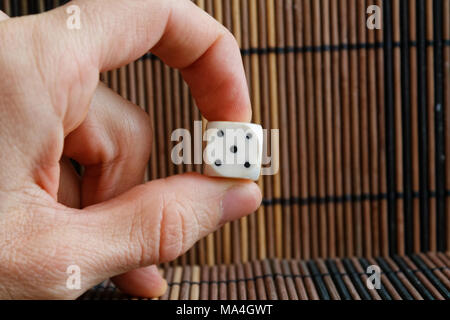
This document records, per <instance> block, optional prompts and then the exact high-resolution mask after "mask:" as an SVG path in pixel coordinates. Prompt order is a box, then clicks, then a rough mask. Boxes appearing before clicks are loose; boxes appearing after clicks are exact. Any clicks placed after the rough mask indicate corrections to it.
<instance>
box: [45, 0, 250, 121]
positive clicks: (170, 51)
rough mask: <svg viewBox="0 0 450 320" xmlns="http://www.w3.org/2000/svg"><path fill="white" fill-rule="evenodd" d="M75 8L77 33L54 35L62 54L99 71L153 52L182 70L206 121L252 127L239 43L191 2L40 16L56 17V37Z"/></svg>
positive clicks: (114, 5) (88, 3)
mask: <svg viewBox="0 0 450 320" xmlns="http://www.w3.org/2000/svg"><path fill="white" fill-rule="evenodd" d="M73 5H76V6H77V8H78V9H79V13H80V15H79V16H80V21H81V24H80V26H81V29H80V30H70V29H69V28H65V27H64V28H58V29H57V30H59V33H57V36H58V37H59V39H58V40H59V41H58V46H59V47H60V48H62V50H68V49H70V50H72V53H73V54H75V56H77V57H80V61H83V59H85V60H88V61H90V62H91V63H92V64H93V65H94V66H95V67H97V68H98V70H99V71H106V70H110V69H114V68H117V67H120V66H123V65H125V64H127V63H129V62H132V61H134V60H136V59H138V58H139V57H141V56H143V55H144V54H145V53H147V52H148V51H151V52H152V53H154V54H155V55H157V56H158V57H159V58H161V60H163V61H164V62H165V63H166V64H168V65H169V66H171V67H174V68H178V69H180V70H181V73H182V76H183V78H184V79H185V80H186V82H187V83H188V85H189V87H190V89H191V92H192V95H193V97H194V99H195V101H196V103H197V105H198V107H199V109H200V111H201V113H202V114H203V116H204V117H205V118H207V119H208V120H223V121H250V119H251V106H250V98H249V93H248V87H247V82H246V80H245V72H244V68H243V64H242V59H241V55H240V51H239V47H238V45H237V42H236V40H235V39H234V37H233V35H232V34H231V33H230V32H229V31H228V30H227V29H226V28H225V27H223V26H222V25H221V24H219V23H218V22H217V21H216V20H214V19H213V18H212V17H211V16H209V15H208V14H207V13H206V12H204V11H203V10H201V9H200V8H198V7H197V6H196V5H195V4H193V3H192V2H191V1H189V0H164V1H161V0H134V1H123V0H107V1H105V0H78V1H72V2H70V3H68V4H67V5H66V6H64V7H61V8H59V9H57V10H54V11H51V12H49V13H46V14H44V15H43V16H47V15H51V16H52V17H54V19H49V20H51V21H50V22H48V23H46V27H47V28H51V29H52V32H54V30H56V28H55V26H56V25H58V24H60V23H64V26H65V25H66V22H67V19H68V17H69V16H68V12H67V11H66V10H67V8H69V6H73ZM77 8H75V9H77ZM43 22H44V21H43ZM47 31H49V30H47ZM86 58H87V59H86Z"/></svg>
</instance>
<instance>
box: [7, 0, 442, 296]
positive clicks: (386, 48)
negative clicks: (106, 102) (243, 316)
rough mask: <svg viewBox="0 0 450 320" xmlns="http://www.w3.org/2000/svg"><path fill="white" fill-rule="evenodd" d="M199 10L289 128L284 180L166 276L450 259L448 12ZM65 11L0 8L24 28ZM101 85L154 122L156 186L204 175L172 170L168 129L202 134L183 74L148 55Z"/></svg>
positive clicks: (411, 0)
mask: <svg viewBox="0 0 450 320" xmlns="http://www.w3.org/2000/svg"><path fill="white" fill-rule="evenodd" d="M62 2H64V1H61V3H62ZM195 2H196V3H197V5H198V6H200V7H201V8H203V9H204V10H206V11H207V12H208V13H209V14H211V15H212V16H213V17H215V18H216V19H217V20H218V21H220V22H221V23H223V24H224V25H225V26H226V27H227V28H229V29H230V30H231V32H232V33H233V34H234V35H235V36H236V39H237V41H238V43H239V45H240V47H241V52H242V57H243V62H244V66H245V69H246V73H247V78H248V83H249V88H250V94H251V98H252V104H253V122H256V123H261V124H262V125H263V127H264V128H267V129H270V128H277V129H280V171H279V173H278V174H277V175H275V176H265V177H263V178H262V179H261V180H260V181H259V185H260V187H261V189H262V190H263V194H264V200H263V205H262V206H261V208H260V209H259V210H258V211H257V212H256V213H255V214H253V215H250V216H249V217H247V218H244V219H241V220H240V221H238V222H233V223H231V224H227V225H226V226H225V227H224V228H222V229H221V230H219V231H217V232H216V233H214V234H212V235H210V236H208V237H207V238H206V239H202V240H200V241H199V242H198V243H197V244H196V245H195V246H194V247H193V249H191V250H190V251H189V252H188V253H186V254H185V255H184V256H182V257H180V258H179V259H177V260H176V261H174V262H173V263H172V264H171V266H170V267H169V265H165V266H164V267H165V270H167V272H169V271H170V270H172V271H170V272H175V271H176V272H181V271H177V270H183V272H184V271H185V270H190V271H189V272H192V270H200V271H201V272H203V271H204V270H209V269H207V268H208V267H206V265H208V266H211V267H212V266H216V265H222V264H230V263H233V264H234V266H244V265H245V263H247V262H248V261H256V260H262V261H266V262H264V263H263V264H261V265H260V268H263V267H264V266H267V264H268V265H270V266H271V267H273V266H274V264H276V263H281V266H285V264H284V262H283V263H282V262H280V260H274V259H275V258H277V259H288V260H290V259H295V260H300V259H304V260H309V259H317V258H319V257H321V258H331V259H334V258H336V257H353V256H357V257H366V258H368V257H377V256H384V257H387V256H390V255H391V256H393V255H399V256H402V255H405V254H417V253H419V252H429V251H431V252H437V251H441V252H444V251H447V252H448V251H449V250H450V232H449V231H450V138H449V137H450V89H449V88H450V21H449V20H450V0H433V1H431V0H430V1H428V0H417V1H416V0H392V1H381V0H339V1H333V0H223V1H221V0H197V1H195ZM61 3H60V1H53V0H51V1H46V0H33V1H26V0H0V8H2V9H3V10H4V11H5V12H6V13H7V14H9V15H11V16H19V15H24V14H29V13H35V12H40V11H43V10H49V9H51V8H53V7H54V6H56V5H59V4H61ZM370 5H377V6H379V7H380V9H381V14H382V29H380V30H377V29H375V30H369V29H368V28H367V27H366V20H367V18H368V16H369V15H368V14H367V13H366V10H367V8H368V6H370ZM101 80H102V81H104V82H105V83H106V84H107V85H109V86H110V87H111V88H112V89H114V90H115V91H117V92H119V93H120V94H121V95H122V96H124V97H126V98H128V99H130V100H131V101H133V102H134V103H136V104H138V105H139V106H141V107H142V108H143V109H145V110H146V111H147V112H148V113H149V114H150V116H151V119H152V122H153V125H154V130H155V143H154V144H153V152H152V154H153V156H152V157H151V159H150V162H149V167H148V171H147V179H148V180H151V179H157V178H163V177H166V176H169V175H173V174H178V173H183V172H189V171H198V172H201V165H190V164H188V165H181V166H175V165H174V164H173V163H172V162H171V161H170V152H171V149H172V147H173V146H174V145H175V143H174V142H170V135H171V133H172V131H173V130H174V129H176V128H187V129H189V130H190V131H191V132H194V127H195V125H194V120H198V121H201V120H202V118H201V116H200V114H199V112H198V110H197V109H196V107H195V102H194V101H193V99H192V97H191V96H190V93H189V89H188V87H187V86H186V84H185V83H184V82H183V81H182V79H181V76H180V73H179V72H178V71H176V70H172V69H170V68H168V67H166V66H165V65H164V64H162V62H161V61H160V60H159V59H158V58H157V57H155V56H153V55H151V54H147V55H145V56H144V57H142V58H141V59H139V60H138V61H136V62H134V63H131V64H129V65H127V66H124V67H122V68H121V69H119V70H113V71H110V72H106V73H104V74H102V75H101ZM413 257H414V256H413ZM265 259H269V260H265ZM405 259H407V258H405ZM411 259H412V258H411ZM277 261H279V262H277ZM281 261H284V260H281ZM315 261H319V260H315ZM336 261H342V263H344V262H345V261H348V263H350V264H349V266H350V265H352V263H354V261H353V260H336ZM355 261H356V260H355ZM392 261H394V260H392ZM399 261H400V260H399ZM401 261H404V260H401ZM411 261H415V260H411ZM315 263H317V264H316V267H317V268H319V264H318V262H315ZM386 263H387V264H386V265H389V263H388V262H386ZM405 263H406V264H407V265H408V263H409V262H406V261H405ZM344 264H345V263H344ZM179 265H200V266H201V267H200V268H201V269H194V267H185V269H177V266H179ZM288 266H291V265H290V262H289V263H288ZM353 266H354V267H355V268H356V266H357V265H353ZM400 267H401V266H400ZM418 267H420V266H418ZM173 268H175V269H173ZM205 268H206V269H205ZM214 268H216V267H214ZM217 268H219V267H217ZM236 268H237V267H236ZM255 268H256V267H255ZM214 270H216V269H214ZM217 270H219V269H217ZM233 270H234V269H233ZM255 270H256V269H255ZM186 272H187V271H186ZM218 272H219V271H218ZM230 272H231V271H230ZM235 272H238V269H235ZM261 272H262V271H261ZM283 272H284V271H283ZM286 272H287V271H286ZM219 273H220V272H219ZM182 274H184V273H182ZM283 274H285V273H283ZM405 274H406V273H405ZM424 274H425V273H424ZM228 276H229V274H228V273H227V274H226V275H225V276H224V277H225V279H228V278H227V277H228ZM447 276H448V273H447ZM352 277H353V275H349V278H350V279H347V280H349V281H353V280H352V279H353V278H352ZM386 277H387V278H388V276H387V275H386ZM405 277H406V279H407V278H408V276H405ZM188 278H189V277H188ZM258 279H259V278H258ZM260 279H261V281H262V282H264V281H265V280H266V279H265V278H260ZM268 279H269V278H268ZM299 279H302V278H301V277H298V278H295V279H291V280H292V281H294V282H295V281H297V280H299ZM330 279H331V280H326V278H324V279H323V281H324V283H325V287H326V286H327V283H328V282H330V281H332V282H330V283H334V279H333V278H332V277H331V278H330ZM399 279H400V278H399ZM287 280H288V278H286V277H281V278H274V279H272V280H270V281H272V282H271V283H273V285H274V286H275V285H276V286H277V287H276V288H277V290H276V291H274V292H273V293H271V294H276V295H277V296H278V295H280V296H283V295H284V294H285V293H286V292H284V291H282V289H281V288H282V287H278V285H280V286H281V283H283V285H287V284H286V283H287V282H286V281H287ZM325 280H326V281H325ZM255 281H256V280H255ZM258 281H259V280H258ZM258 281H256V282H255V284H256V283H257V282H258ZM267 281H269V280H267ZM283 281H284V282H283ZM399 281H400V282H399V283H401V281H402V280H401V279H400V280H399ZM278 282H280V284H278ZM285 282H286V283H285ZM258 283H259V282H258ZM274 283H275V284H274ZM187 284H189V282H187ZM336 285H337V284H335V286H336ZM230 286H231V284H230ZM393 286H394V287H395V284H393ZM219 287H220V285H219ZM173 288H175V287H173ZM173 288H172V290H173ZM211 288H212V287H211ZM283 288H284V287H283ZM286 288H287V287H286ZM317 288H318V287H317ZM317 288H316V289H315V290H319V289H317ZM219 289H220V288H217V290H219ZM397 289H398V290H400V289H399V288H397ZM180 290H181V288H180ZM214 290H216V289H214ZM220 290H222V289H220ZM220 290H219V291H220ZM255 290H256V289H255ZM280 290H281V291H280ZM286 290H288V289H286ZM289 290H291V289H289ZM311 290H312V289H311ZM339 290H340V289H339ZM339 290H338V291H337V292H340V291H339ZM181 291H182V292H184V294H186V292H185V291H183V290H181ZM170 292H173V291H170ZM283 292H284V293H283ZM293 292H294V291H292V293H291V292H290V291H289V293H287V294H288V295H289V296H290V295H291V294H293ZM311 292H312V291H311ZM324 292H325V291H324ZM327 292H328V291H327ZM352 292H353V291H352ZM406 292H409V291H406ZM331 293H333V294H335V291H332V292H328V294H329V295H330V294H331ZM174 294H175V293H174ZM233 294H235V293H233ZM258 294H259V293H258ZM296 294H297V295H299V294H300V292H297V293H296ZM318 294H319V293H318ZM320 294H322V293H320ZM320 294H319V296H320ZM410 294H412V292H410ZM420 295H421V296H422V294H420ZM293 296H294V295H293ZM290 297H291V296H290ZM308 297H309V296H308Z"/></svg>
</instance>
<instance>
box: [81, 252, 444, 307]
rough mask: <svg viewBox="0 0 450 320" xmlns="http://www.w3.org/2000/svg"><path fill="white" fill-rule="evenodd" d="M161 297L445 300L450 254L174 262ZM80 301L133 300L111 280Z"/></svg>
mask: <svg viewBox="0 0 450 320" xmlns="http://www.w3.org/2000/svg"><path fill="white" fill-rule="evenodd" d="M372 264H376V265H379V266H380V267H381V274H380V279H381V286H380V289H378V290H376V289H375V290H371V289H368V287H367V285H366V282H367V277H368V276H370V274H369V275H368V274H367V273H365V272H366V269H367V266H369V265H372ZM161 272H162V273H163V274H164V276H165V277H166V278H167V280H168V284H169V286H168V290H167V292H166V293H165V294H164V295H163V296H162V297H160V298H159V299H161V300H237V299H239V300H256V299H257V300H278V299H279V300H450V281H449V276H450V257H449V256H448V255H444V254H442V253H440V254H435V253H428V254H422V253H421V254H417V255H411V256H403V257H399V256H394V257H393V258H376V259H371V258H370V259H365V258H350V259H348V258H344V259H340V258H337V259H317V260H309V261H305V260H278V259H266V260H263V261H257V262H251V263H250V262H249V263H244V264H241V263H239V264H234V265H219V266H213V267H209V266H198V265H194V266H189V265H187V266H183V267H182V266H176V267H167V268H164V269H162V270H161ZM80 299H87V300H114V299H138V298H134V297H130V296H128V295H125V294H123V293H121V292H120V291H119V290H118V289H117V288H116V287H115V286H114V285H113V284H112V283H111V282H110V281H106V282H104V283H102V284H100V285H98V286H97V287H95V288H93V289H92V290H90V291H88V292H86V293H85V294H84V295H83V296H82V297H80Z"/></svg>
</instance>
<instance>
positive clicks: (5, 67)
mask: <svg viewBox="0 0 450 320" xmlns="http://www.w3.org/2000/svg"><path fill="white" fill-rule="evenodd" d="M71 4H76V5H78V6H79V7H80V9H81V22H82V27H81V30H70V29H68V28H67V27H66V21H67V18H68V14H67V13H66V11H65V10H66V7H67V5H66V7H62V8H58V9H55V10H53V11H50V12H47V13H44V14H40V15H33V16H27V17H20V18H14V19H9V18H8V17H7V16H6V15H5V14H4V13H1V12H0V20H1V21H0V43H1V46H0V70H1V75H2V76H1V77H0V150H1V152H0V167H1V168H2V169H1V170H0V265H1V266H2V267H1V268H0V299H3V298H14V299H37V298H44V299H48V298H56V299H72V298H76V297H78V296H80V295H81V294H82V293H83V292H84V291H85V290H87V289H89V288H90V287H92V286H93V285H95V284H97V283H99V282H101V281H102V280H104V279H107V278H109V277H112V278H113V281H115V283H116V284H117V285H118V286H119V287H120V288H121V289H122V290H124V291H126V292H128V293H130V294H133V295H139V296H144V297H154V296H158V295H161V294H162V293H163V292H164V291H165V290H166V287H167V284H166V282H165V280H163V279H162V278H161V276H160V275H159V273H158V271H157V269H156V267H155V264H158V263H162V262H166V261H170V260H173V259H174V258H176V257H178V256H179V255H181V254H183V253H184V252H186V251H187V250H188V249H189V248H190V247H191V246H192V245H193V244H194V243H195V242H196V241H198V240H199V239H200V238H201V237H204V236H206V235H207V234H208V233H210V232H213V231H214V230H216V229H217V228H219V227H220V226H222V225H223V224H224V223H226V222H228V221H231V220H235V219H238V218H241V217H243V216H245V215H247V214H249V213H251V212H253V211H254V210H256V209H257V207H258V206H259V205H260V202H261V193H260V191H259V189H258V187H257V186H256V184H254V183H253V182H250V181H244V180H227V179H214V178H208V177H205V176H201V175H198V174H184V175H179V176H173V177H170V178H166V179H161V180H155V181H151V182H148V183H146V184H142V181H143V176H144V171H145V166H146V163H147V161H148V158H149V156H150V150H151V143H152V140H153V138H152V128H151V127H150V120H149V119H148V116H147V115H146V114H145V113H144V112H143V111H141V109H140V108H139V107H137V106H135V105H133V104H132V103H131V102H129V101H126V100H124V99H122V98H121V97H120V96H118V95H117V94H115V93H114V92H112V91H111V90H110V89H108V88H106V87H105V86H103V85H101V84H99V72H103V71H107V70H111V69H115V68H118V67H120V66H123V65H125V64H127V63H129V62H132V61H134V60H135V59H137V58H139V57H140V56H142V55H143V54H145V53H146V52H148V51H151V52H152V53H154V54H155V55H157V56H158V57H160V58H161V59H162V60H163V61H164V62H165V63H166V64H168V65H169V66H171V67H174V68H178V69H180V71H181V73H182V75H183V77H184V79H185V80H186V81H187V83H188V84H189V86H190V89H191V92H192V94H193V96H194V98H195V100H196V103H197V105H198V107H199V109H200V111H201V113H202V114H203V115H204V116H205V117H206V118H207V119H208V120H223V121H250V119H251V107H250V99H249V95H248V89H247V85H246V81H245V75H244V70H243V66H242V62H241V57H240V53H239V48H238V46H237V44H236V41H235V40H234V38H233V36H232V35H231V34H230V33H229V32H228V31H227V30H226V29H225V28H224V27H222V26H221V25H220V24H218V23H217V22H216V21H215V20H214V19H212V18H211V17H210V16H208V15H207V14H206V13H204V12H203V11H202V10H200V9H198V8H197V7H196V6H195V5H193V4H192V3H191V1H187V0H165V1H160V0H134V1H122V0H79V1H72V2H71V3H69V4H68V5H71ZM68 158H72V159H75V160H76V161H78V162H79V163H81V164H82V165H83V166H84V167H85V173H84V175H83V176H82V177H79V176H78V175H77V174H76V172H75V171H74V169H73V168H72V166H71V164H70V162H69V160H68ZM74 264H75V265H78V266H79V267H80V269H81V289H80V290H70V289H68V288H67V287H66V281H67V278H68V274H67V273H66V270H67V268H68V266H70V265H74Z"/></svg>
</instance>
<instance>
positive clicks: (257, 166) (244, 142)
mask: <svg viewBox="0 0 450 320" xmlns="http://www.w3.org/2000/svg"><path fill="white" fill-rule="evenodd" d="M205 139H206V141H207V145H206V147H205V151H204V160H205V167H204V173H205V174H206V175H208V176H212V177H224V178H240V179H250V180H254V181H256V180H258V178H259V175H260V173H261V163H262V152H263V130H262V127H261V126H260V125H258V124H252V123H244V122H228V121H213V122H208V126H207V128H206V132H205Z"/></svg>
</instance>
